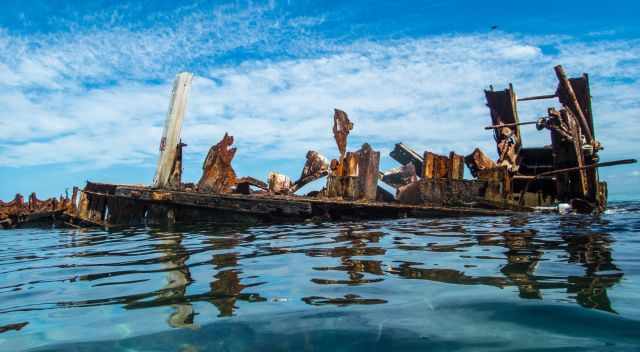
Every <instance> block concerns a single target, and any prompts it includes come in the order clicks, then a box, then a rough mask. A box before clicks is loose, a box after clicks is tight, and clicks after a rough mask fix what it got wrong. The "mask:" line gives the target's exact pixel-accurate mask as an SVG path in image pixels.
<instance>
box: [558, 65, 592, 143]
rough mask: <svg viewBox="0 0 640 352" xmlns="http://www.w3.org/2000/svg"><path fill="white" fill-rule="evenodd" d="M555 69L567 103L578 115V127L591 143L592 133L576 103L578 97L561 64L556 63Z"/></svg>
mask: <svg viewBox="0 0 640 352" xmlns="http://www.w3.org/2000/svg"><path fill="white" fill-rule="evenodd" d="M553 69H554V70H555V71H556V76H557V77H558V81H560V86H561V87H562V88H563V89H564V91H565V92H566V93H567V97H568V98H569V103H570V104H571V106H570V108H571V110H572V111H574V112H575V113H576V115H578V121H579V122H580V128H582V133H583V134H584V136H585V138H586V139H587V143H589V144H593V135H592V134H591V129H590V128H589V124H588V123H587V118H586V116H585V115H584V112H583V111H582V108H581V107H580V104H579V103H578V98H577V97H576V93H575V92H574V91H573V87H572V86H571V82H569V79H568V78H567V75H566V74H565V72H564V69H563V68H562V66H561V65H558V66H556V67H554V68H553Z"/></svg>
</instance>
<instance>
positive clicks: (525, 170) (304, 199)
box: [0, 66, 636, 227]
mask: <svg viewBox="0 0 640 352" xmlns="http://www.w3.org/2000/svg"><path fill="white" fill-rule="evenodd" d="M555 73H556V77H557V79H558V85H557V88H556V91H555V93H553V94H547V95H541V96H535V97H527V98H518V97H517V95H516V93H515V90H514V88H513V86H512V85H511V84H509V86H508V87H507V88H506V89H504V90H502V91H499V90H494V89H493V87H491V88H490V89H489V90H486V91H485V92H484V94H485V98H486V101H487V106H488V108H489V115H490V121H491V125H489V126H487V127H485V129H486V130H488V131H491V132H492V133H493V138H494V140H495V143H496V154H497V158H496V159H495V160H493V159H492V158H491V157H489V156H488V155H487V154H486V153H485V152H483V151H482V150H480V149H478V148H475V149H474V150H473V151H472V152H471V153H469V154H467V155H466V156H463V155H464V154H459V153H457V152H455V151H450V152H448V153H444V154H440V153H438V152H435V151H432V150H427V151H424V152H422V153H420V152H417V151H415V150H413V149H411V148H410V147H409V146H408V145H406V144H404V143H398V144H396V145H395V148H394V149H393V150H392V151H391V153H390V157H391V158H392V159H394V160H395V161H397V162H398V163H399V164H400V165H399V166H398V167H396V168H393V169H391V170H387V171H381V170H380V157H381V155H380V152H379V151H376V150H375V149H374V148H373V147H372V146H371V145H370V144H368V143H364V144H363V145H362V146H361V147H360V148H359V149H357V150H355V151H353V150H352V151H350V150H349V144H348V136H349V134H350V133H351V132H352V130H353V129H354V123H353V122H352V121H351V120H350V118H349V116H348V114H347V113H346V112H345V111H342V110H339V109H335V110H334V114H333V128H332V130H333V135H334V139H335V142H336V146H337V157H336V158H334V159H331V160H330V159H329V158H327V157H325V156H324V155H322V154H321V153H320V152H319V151H315V150H310V151H308V152H307V154H306V161H305V163H304V165H303V167H302V171H301V173H300V176H299V177H298V179H297V180H295V181H294V180H293V179H292V178H291V177H289V176H287V175H285V174H282V173H279V172H277V171H272V172H270V173H269V174H268V176H267V178H266V180H261V179H260V178H259V177H253V176H238V175H237V173H236V171H235V170H234V168H233V166H232V162H233V158H234V156H235V154H236V152H237V149H236V148H234V147H233V143H234V138H233V136H231V135H229V134H227V133H225V135H224V136H223V137H222V139H221V140H220V141H219V142H218V143H216V144H215V145H213V146H212V147H211V148H210V150H209V152H208V153H207V155H206V156H205V157H204V161H203V166H202V176H201V178H200V180H199V181H198V182H197V183H195V184H194V183H183V182H182V167H183V166H182V150H183V148H184V147H185V146H186V144H185V143H183V142H182V140H181V138H180V133H181V127H182V121H183V120H184V115H185V111H186V102H187V97H188V92H189V89H190V85H191V79H192V75H191V74H188V73H181V74H179V75H178V76H177V78H176V82H175V84H174V87H173V92H172V96H171V102H170V105H169V111H168V113H167V118H166V122H165V129H164V132H163V135H162V138H161V141H160V158H159V161H158V168H157V171H156V175H155V177H154V181H153V184H152V185H151V186H131V185H114V184H103V183H95V182H88V183H87V185H86V187H85V188H84V189H83V190H81V191H79V192H78V191H77V190H74V195H73V197H72V199H68V197H67V198H64V199H62V198H61V199H60V200H59V201H58V200H48V201H44V202H42V201H38V200H37V198H35V195H34V196H33V199H31V198H30V200H29V202H28V203H27V204H26V205H25V203H24V202H23V200H22V198H21V197H16V199H14V200H13V201H11V202H9V203H0V223H1V224H2V226H4V227H9V226H15V225H16V224H17V223H20V221H22V222H24V219H29V217H46V216H50V215H52V214H55V215H56V216H60V217H63V218H64V221H65V222H66V223H67V224H68V225H71V226H85V225H99V226H111V225H132V224H140V223H151V224H153V223H174V222H192V221H201V220H206V221H216V222H259V221H279V222H280V221H300V220H309V219H315V220H338V219H373V218H398V217H433V216H467V215H485V216H495V215H508V214H512V213H513V212H516V211H517V212H521V211H531V210H535V209H545V210H552V209H567V208H570V207H571V208H572V209H573V210H575V211H579V212H585V213H591V212H601V211H602V210H604V209H605V207H606V202H607V185H606V183H605V182H601V181H600V180H599V177H598V168H600V167H605V166H614V165H619V164H626V163H634V162H636V161H635V160H634V159H627V160H617V161H609V162H600V160H599V155H598V154H599V151H601V150H602V149H603V147H602V145H601V144H600V143H599V142H598V141H597V139H596V136H595V132H594V122H593V114H592V109H591V96H590V91H589V79H588V76H587V75H586V74H583V75H582V76H580V77H577V78H567V76H566V74H565V72H564V70H563V68H562V67H561V66H556V67H555ZM553 98H557V99H558V102H559V106H558V107H550V108H549V109H547V111H546V115H545V116H542V117H538V118H535V119H532V120H531V121H525V122H521V121H520V118H519V116H518V109H517V104H518V102H524V101H529V100H539V99H553ZM534 125H535V127H536V129H537V130H539V131H545V130H546V131H548V132H549V134H550V144H549V145H545V146H540V147H526V146H525V145H524V143H523V140H522V135H521V131H520V128H521V126H523V128H525V127H524V126H534ZM465 166H466V167H467V168H468V169H469V174H470V175H471V176H472V178H471V179H465V178H464V176H465ZM322 178H326V183H325V184H324V187H322V188H321V189H316V190H313V191H311V192H308V193H307V194H306V195H304V196H302V195H298V194H296V193H297V192H300V191H301V189H303V187H305V186H307V185H309V184H310V183H312V182H314V181H317V180H320V179H322ZM379 181H382V182H379ZM389 190H392V191H389ZM76 198H77V200H76ZM36 214H37V215H36ZM21 219H22V220H21Z"/></svg>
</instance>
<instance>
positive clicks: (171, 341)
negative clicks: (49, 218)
mask: <svg viewBox="0 0 640 352" xmlns="http://www.w3.org/2000/svg"><path fill="white" fill-rule="evenodd" d="M639 232H640V204H639V203H617V204H613V205H612V207H611V209H610V210H609V211H608V212H607V214H605V215H603V216H602V217H600V218H592V217H585V216H577V215H567V216H558V215H541V214H531V215H523V216H517V217H495V218H490V217H474V218H460V219H418V220H416V219H403V220H390V221H374V222H352V223H322V224H315V223H305V224H295V225H276V226H261V227H231V226H225V227H221V226H219V225H212V224H200V225H190V226H175V227H172V228H166V227H165V228H154V227H137V228H124V229H111V230H102V229H93V230H75V229H43V228H35V229H20V230H11V231H5V232H0V248H1V249H0V253H1V254H0V326H3V328H2V329H1V330H2V331H4V332H2V333H0V350H2V351H21V350H38V351H185V352H186V351H189V352H195V351H249V350H251V351H255V350H278V351H303V350H308V351H321V350H326V351H362V350H364V351H389V350H391V349H393V350H422V351H425V350H447V351H449V350H474V351H475V350H487V349H493V350H544V349H549V350H615V351H620V350H635V349H638V348H640V261H639V260H638V258H639V257H640V238H639V237H638V233H639ZM25 323H26V324H25ZM12 324H13V325H12ZM16 324H17V325H16ZM18 329H19V330H18Z"/></svg>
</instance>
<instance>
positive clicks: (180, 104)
mask: <svg viewBox="0 0 640 352" xmlns="http://www.w3.org/2000/svg"><path fill="white" fill-rule="evenodd" d="M192 80H193V74H191V73H189V72H182V73H179V74H178V75H177V76H176V79H175V81H174V83H173V90H172V92H171V102H170V104H169V112H168V113H167V118H166V121H165V125H164V131H163V132H162V139H161V140H160V159H159V160H158V168H157V170H156V175H155V177H154V180H153V185H154V187H157V188H164V187H166V186H167V185H168V183H169V177H170V176H171V172H172V170H173V166H174V163H175V158H176V146H177V145H178V143H179V141H180V134H181V131H182V121H183V120H184V116H185V113H186V110H187V98H188V96H189V91H190V89H191V81H192Z"/></svg>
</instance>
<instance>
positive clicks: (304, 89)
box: [0, 0, 640, 200]
mask: <svg viewBox="0 0 640 352" xmlns="http://www.w3.org/2000/svg"><path fill="white" fill-rule="evenodd" d="M488 3H491V2H484V3H483V4H488ZM493 3H494V4H495V5H491V6H487V5H483V6H480V5H479V4H480V2H477V1H440V0H438V1H380V2H375V1H350V2H344V1H304V0H302V1H271V2H228V3H223V2H220V1H216V2H208V1H197V2H189V3H187V2H184V3H182V2H178V1H150V0H149V1H131V2H127V1H124V2H114V1H67V2H53V1H46V0H42V1H38V0H31V1H3V11H2V12H1V13H0V131H1V138H0V199H3V200H7V199H9V198H11V197H12V196H13V195H14V194H15V193H16V192H21V193H23V194H28V193H30V192H31V191H36V192H37V193H38V194H39V195H41V196H53V195H58V194H60V193H62V192H64V190H65V188H68V187H71V186H73V185H80V186H82V185H83V184H84V181H86V180H94V181H104V182H122V183H150V182H151V180H152V178H153V173H154V171H155V165H156V162H157V157H158V144H159V140H160V136H161V133H162V125H163V122H164V118H165V115H166V111H167V108H168V104H169V100H168V99H169V95H170V91H171V84H172V80H173V78H174V77H175V75H176V74H177V73H178V72H180V71H185V70H186V71H190V72H193V73H194V74H195V75H196V78H195V79H194V83H193V88H192V91H191V95H190V101H189V106H188V112H187V117H186V120H185V124H184V128H183V141H184V142H185V143H187V144H188V147H186V150H185V152H186V155H185V158H186V163H185V178H186V180H185V181H197V179H198V178H199V176H200V174H201V164H202V160H203V159H204V157H205V155H206V152H207V150H208V148H209V147H210V146H211V145H212V144H214V143H216V142H217V141H218V140H219V139H220V138H221V137H222V135H223V134H224V132H229V133H230V134H232V135H234V136H235V137H236V145H237V147H238V153H237V155H236V158H235V160H234V164H233V165H234V167H235V169H236V171H237V173H238V174H240V175H252V176H255V177H258V178H263V179H265V178H266V175H267V173H268V172H269V171H271V170H275V171H280V172H283V173H285V174H288V175H290V176H292V178H296V177H297V176H298V174H299V172H300V170H301V168H302V165H303V163H304V156H305V153H306V151H307V150H309V149H316V150H319V151H320V152H321V153H323V154H324V155H326V156H328V157H335V156H336V154H337V148H336V147H335V143H334V141H333V138H332V134H331V126H332V115H333V109H334V108H340V109H342V110H345V111H347V112H348V113H349V116H350V118H351V119H352V121H353V122H354V123H355V128H354V130H353V131H352V134H351V136H350V144H349V147H350V148H351V149H356V148H358V147H359V146H360V145H361V144H362V143H363V142H364V141H368V142H369V143H370V144H372V146H373V147H374V148H375V149H378V150H381V151H382V152H383V154H384V155H385V157H384V160H383V167H385V168H386V167H394V166H396V164H395V162H394V161H393V160H391V159H390V158H388V157H387V156H386V155H387V154H388V152H389V150H390V149H392V148H393V145H394V143H397V142H400V141H403V142H404V143H406V144H408V145H410V146H412V147H413V148H414V149H416V150H418V151H420V152H421V151H423V150H426V149H429V150H433V151H435V152H440V153H448V152H449V151H450V150H455V151H456V152H458V153H459V154H467V153H469V152H471V151H472V150H473V148H474V147H475V146H480V147H482V148H483V149H484V150H485V151H487V152H489V153H490V154H491V155H493V156H495V146H494V145H493V143H492V137H491V134H490V133H488V132H487V131H485V130H484V129H482V127H483V126H485V125H486V124H487V122H488V121H489V112H488V109H487V108H486V106H485V105H484V100H483V89H484V88H487V87H488V86H489V85H490V84H492V85H493V86H494V87H496V88H498V89H502V88H504V87H505V86H506V85H508V83H509V82H512V83H513V84H514V87H515V89H516V92H517V93H518V95H519V96H528V95H538V94H549V93H553V92H554V89H555V86H556V81H555V78H554V77H555V76H554V73H553V66H554V65H556V64H562V65H563V66H564V67H565V70H566V71H567V72H568V73H569V75H571V76H577V75H580V74H582V73H583V72H587V73H589V75H590V80H591V86H592V96H593V104H594V118H595V119H596V127H595V130H596V135H597V138H598V139H599V140H600V141H601V142H602V144H603V145H604V146H605V150H604V151H603V152H602V153H601V159H602V160H613V159H618V158H629V157H635V158H637V157H639V156H640V155H639V154H640V153H639V150H640V149H639V146H640V21H638V18H637V14H638V13H640V5H639V4H638V3H637V2H636V1H620V2H619V3H618V4H617V5H616V6H613V5H612V4H611V6H609V5H607V4H604V5H603V2H602V1H597V2H596V1H593V2H591V1H584V0H583V1H564V2H562V3H558V2H557V1H536V2H535V4H534V3H529V2H527V4H526V5H522V4H520V5H518V4H515V3H517V2H514V1H510V2H500V1H497V2H493ZM493 26H497V28H495V29H493V30H492V27H493ZM554 105H557V102H556V101H551V100H547V101H539V102H529V103H525V102H523V103H521V105H520V106H519V110H520V117H521V119H522V120H529V119H533V118H535V117H537V116H540V115H541V114H544V112H545V111H546V108H547V107H549V106H554ZM547 141H548V134H547V133H546V132H537V131H535V128H525V129H524V144H525V146H541V145H544V144H545V143H548V142H547ZM602 174H603V177H604V178H605V179H606V180H607V181H608V182H609V185H610V186H609V188H610V196H611V198H613V199H639V198H640V186H639V185H640V167H639V166H638V165H632V166H625V167H618V168H609V169H606V170H603V172H602Z"/></svg>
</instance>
